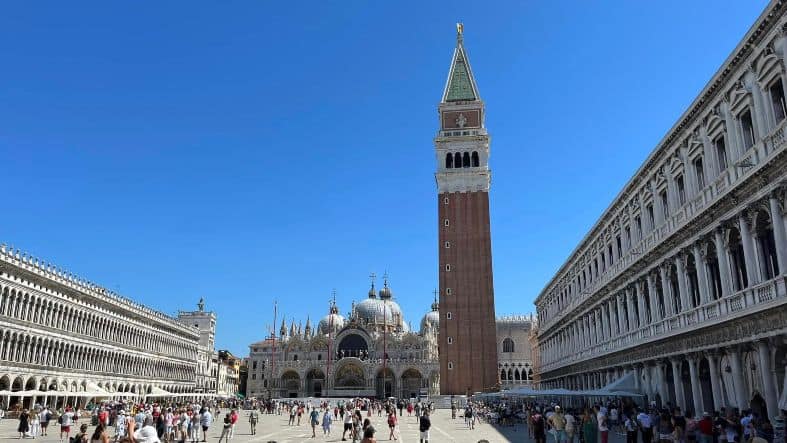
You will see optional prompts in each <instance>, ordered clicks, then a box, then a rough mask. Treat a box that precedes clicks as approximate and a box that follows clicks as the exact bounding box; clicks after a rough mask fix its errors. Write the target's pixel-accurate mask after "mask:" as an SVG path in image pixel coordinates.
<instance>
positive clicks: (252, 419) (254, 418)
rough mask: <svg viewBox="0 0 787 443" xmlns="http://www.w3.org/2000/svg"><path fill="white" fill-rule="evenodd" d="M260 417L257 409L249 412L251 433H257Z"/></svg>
mask: <svg viewBox="0 0 787 443" xmlns="http://www.w3.org/2000/svg"><path fill="white" fill-rule="evenodd" d="M258 419H259V417H258V416H257V411H255V410H254V409H252V410H251V412H249V427H250V428H251V435H256V434H257V420H258Z"/></svg>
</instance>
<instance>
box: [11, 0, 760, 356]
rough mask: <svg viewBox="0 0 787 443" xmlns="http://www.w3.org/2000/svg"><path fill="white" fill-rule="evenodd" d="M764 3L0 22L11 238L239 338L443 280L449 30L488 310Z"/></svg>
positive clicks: (577, 231) (512, 296)
mask: <svg viewBox="0 0 787 443" xmlns="http://www.w3.org/2000/svg"><path fill="white" fill-rule="evenodd" d="M765 5H766V2H765V1H764V0H757V1H753V0H752V1H745V2H742V1H719V0H715V1H699V0H695V1H691V2H685V1H673V0H670V1H660V2H632V1H608V2H579V1H577V2H486V3H483V6H481V4H479V3H478V2H467V1H452V2H440V3H438V2H418V1H414V2H361V1H351V2H303V3H296V2H251V1H247V2H185V1H182V2H165V3H161V2H134V3H116V2H92V3H91V2H79V3H63V2H50V3H48V4H47V3H43V4H42V3H31V2H17V3H16V4H6V5H4V10H3V13H2V14H1V15H0V54H2V69H0V159H2V160H0V162H1V163H0V164H1V165H2V168H1V169H2V180H3V186H2V189H3V192H2V207H3V211H2V212H3V217H2V218H0V220H2V221H0V241H2V242H5V243H10V244H13V245H14V246H16V247H19V248H22V249H24V250H26V251H29V252H31V253H33V254H34V255H36V256H38V257H41V258H43V259H45V260H47V261H52V262H54V263H57V264H59V265H61V266H63V267H64V268H66V269H69V270H72V271H73V272H75V273H77V274H80V275H83V276H85V277H87V278H90V279H91V280H93V281H96V282H99V283H101V284H103V285H105V286H106V287H108V288H111V289H116V290H119V291H120V292H121V293H123V294H125V295H127V296H130V297H132V298H135V299H137V300H139V301H142V302H144V303H146V304H149V305H151V306H153V307H155V308H157V309H160V310H163V311H165V312H168V313H174V312H175V311H177V310H178V309H191V308H193V307H194V306H195V303H196V301H197V300H198V299H199V298H200V297H201V296H204V297H205V298H206V301H207V305H208V308H209V309H212V310H215V311H216V312H217V314H218V319H219V320H218V337H217V344H218V346H220V347H222V348H228V349H230V350H232V351H233V352H235V353H236V354H239V355H246V354H247V352H248V348H247V345H248V344H249V343H251V342H252V341H255V340H258V339H260V338H262V336H263V335H264V333H265V329H266V325H269V324H271V323H272V320H273V319H272V305H273V300H274V299H277V300H278V303H279V307H280V313H282V312H283V313H284V314H286V316H287V318H288V321H289V319H290V318H292V317H295V318H297V319H303V320H305V318H306V316H307V315H310V316H311V317H312V319H314V318H317V317H320V316H322V315H324V314H325V313H326V311H327V306H328V300H329V298H330V294H331V290H332V289H333V288H336V290H337V294H338V295H337V297H338V301H339V303H340V306H341V308H342V311H343V312H346V311H348V310H349V308H350V302H351V300H360V299H362V298H363V297H365V294H366V292H367V290H368V284H369V279H368V278H367V275H368V274H369V273H370V272H372V271H374V272H376V273H377V274H378V275H382V274H383V272H385V271H386V270H387V271H388V273H389V274H390V277H391V285H392V288H393V290H394V293H395V296H396V297H397V299H398V300H399V302H400V303H401V304H402V305H403V307H404V311H405V316H406V319H407V320H410V321H412V323H413V325H414V326H415V325H417V324H418V323H419V322H420V317H421V316H422V315H423V313H425V312H426V311H427V310H428V309H429V304H430V303H431V298H432V290H433V288H435V286H436V285H437V239H436V234H437V217H436V209H437V200H436V196H435V192H436V191H435V182H434V176H433V173H434V169H435V164H434V162H435V158H434V154H433V145H432V139H433V137H434V135H435V133H436V130H437V123H438V120H437V114H436V106H437V102H438V101H439V99H440V95H441V93H442V88H443V86H444V82H445V78H446V75H447V71H448V67H449V66H448V65H449V62H450V58H451V53H452V51H453V47H454V43H455V30H454V23H455V22H456V21H457V20H462V21H463V22H464V24H465V44H466V47H467V50H468V53H469V57H470V61H471V63H472V66H473V70H474V73H475V75H476V79H477V81H478V85H479V89H480V92H481V96H482V98H483V99H484V100H485V101H486V103H487V120H486V121H487V127H488V129H489V131H490V133H491V134H492V145H491V148H492V156H491V159H490V164H491V168H492V171H493V180H492V191H491V214H492V235H493V257H494V273H495V293H496V308H497V312H498V313H499V314H510V313H527V312H532V311H533V310H534V308H533V305H532V300H533V299H534V298H535V297H536V296H537V295H538V292H539V291H540V290H541V289H542V287H543V286H544V284H545V283H546V282H547V281H548V280H549V279H550V278H551V277H552V275H553V273H554V272H555V271H556V269H557V268H558V267H559V266H560V265H561V264H562V263H563V262H564V260H565V259H566V258H567V256H568V254H569V253H570V251H571V250H572V249H573V248H574V246H575V245H576V244H577V242H578V241H579V240H580V239H581V238H582V237H583V236H584V234H585V233H586V231H587V230H588V229H589V228H590V226H592V224H593V223H594V222H595V221H596V219H597V218H598V216H599V215H600V214H601V212H602V211H603V210H604V209H605V208H606V207H607V205H608V204H609V203H610V201H611V199H612V198H613V197H614V196H615V195H616V194H617V192H618V191H619V190H620V188H621V187H622V186H623V184H625V182H626V181H627V180H628V179H629V178H630V176H631V175H632V174H633V172H634V171H635V170H636V168H637V167H638V166H639V165H640V163H641V162H642V161H643V160H644V159H645V157H646V156H647V155H648V153H649V152H650V151H651V150H652V149H653V147H654V146H655V145H656V143H657V142H658V141H659V140H660V139H661V137H662V136H663V135H664V133H665V132H666V131H667V130H668V129H669V128H670V127H671V126H672V124H673V123H674V122H675V120H676V119H677V118H678V117H679V116H680V114H681V113H682V112H683V111H684V110H685V109H686V107H687V106H688V104H689V103H690V102H691V101H692V100H693V99H694V97H695V96H696V95H697V93H698V92H699V91H700V90H701V89H702V87H703V86H704V85H705V83H706V82H707V81H708V80H709V79H710V78H711V76H712V75H713V73H714V72H715V71H716V70H717V69H718V67H719V66H720V64H721V63H722V62H723V60H724V59H725V58H726V57H727V55H728V54H729V53H730V52H731V51H732V49H733V48H734V47H735V45H736V44H737V43H738V41H739V40H740V39H741V38H742V36H743V35H744V33H745V32H746V31H747V30H748V28H749V26H750V25H751V24H752V23H753V22H754V20H755V19H756V17H757V16H758V15H759V14H760V12H761V11H762V9H763V8H764V7H765Z"/></svg>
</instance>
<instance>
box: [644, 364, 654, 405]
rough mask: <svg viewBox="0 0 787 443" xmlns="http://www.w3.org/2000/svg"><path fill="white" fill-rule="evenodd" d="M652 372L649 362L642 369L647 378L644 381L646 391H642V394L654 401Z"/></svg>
mask: <svg viewBox="0 0 787 443" xmlns="http://www.w3.org/2000/svg"><path fill="white" fill-rule="evenodd" d="M651 370H652V368H651V366H650V365H649V364H648V363H647V362H646V363H645V365H644V366H643V367H642V374H643V376H644V378H645V380H644V381H643V383H644V384H645V386H644V389H642V393H643V394H645V395H647V396H648V400H650V401H653V379H652V375H653V374H651Z"/></svg>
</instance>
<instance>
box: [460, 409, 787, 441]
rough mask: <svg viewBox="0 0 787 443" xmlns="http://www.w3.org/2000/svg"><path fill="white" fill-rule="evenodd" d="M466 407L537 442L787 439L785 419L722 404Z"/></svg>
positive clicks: (475, 415) (474, 415) (474, 416)
mask: <svg viewBox="0 0 787 443" xmlns="http://www.w3.org/2000/svg"><path fill="white" fill-rule="evenodd" d="M468 408H471V411H469V413H470V417H469V418H468V417H467V415H468V411H465V413H464V415H465V423H473V422H474V421H476V420H477V419H485V420H487V421H489V422H491V423H495V424H499V425H501V426H514V425H515V423H517V422H521V423H523V424H524V425H525V427H526V428H527V432H528V434H529V436H530V438H531V439H532V440H534V441H535V442H536V443H547V442H549V443H552V442H554V443H608V442H609V439H610V433H612V434H613V435H614V434H617V435H619V436H621V437H623V436H625V439H626V443H639V442H642V443H787V440H785V432H784V425H783V421H782V420H783V418H780V419H779V420H780V422H779V424H778V426H774V424H773V423H771V422H770V421H769V420H768V419H767V418H766V417H760V416H758V415H757V414H756V413H754V411H752V410H743V411H739V410H738V409H732V408H729V409H728V408H722V409H721V410H719V411H714V412H712V413H709V412H704V413H702V414H701V415H695V414H694V413H693V412H692V411H685V412H684V411H682V410H681V408H679V407H674V406H671V405H669V404H668V405H666V407H663V408H658V407H656V406H655V405H651V406H650V407H647V408H643V407H639V406H637V405H636V404H634V403H631V402H621V401H610V402H605V403H597V404H594V405H586V406H583V407H568V408H561V406H560V405H557V404H555V403H549V404H545V403H538V402H523V403H517V404H513V403H511V402H510V401H509V402H506V401H495V402H478V403H470V404H469V405H468ZM472 408H475V411H473V410H472ZM454 416H455V412H454V410H453V407H452V417H454ZM468 426H469V427H471V428H472V425H470V424H469V425H468Z"/></svg>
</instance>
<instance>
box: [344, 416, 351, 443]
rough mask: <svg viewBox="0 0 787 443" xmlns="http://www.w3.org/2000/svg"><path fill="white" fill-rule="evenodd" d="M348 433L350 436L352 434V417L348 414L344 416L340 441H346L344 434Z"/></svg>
mask: <svg viewBox="0 0 787 443" xmlns="http://www.w3.org/2000/svg"><path fill="white" fill-rule="evenodd" d="M347 431H350V436H351V437H352V434H353V415H352V414H351V413H350V412H346V413H345V414H344V432H342V441H347V438H346V437H345V434H347Z"/></svg>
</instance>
